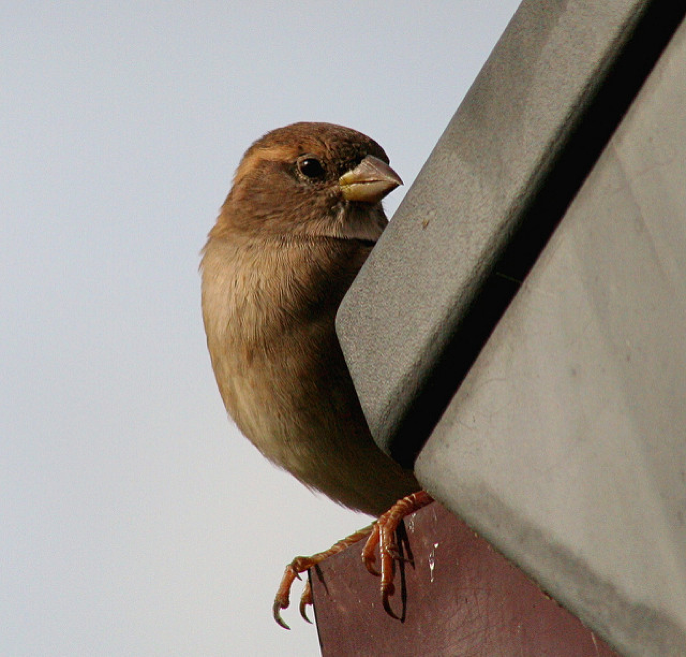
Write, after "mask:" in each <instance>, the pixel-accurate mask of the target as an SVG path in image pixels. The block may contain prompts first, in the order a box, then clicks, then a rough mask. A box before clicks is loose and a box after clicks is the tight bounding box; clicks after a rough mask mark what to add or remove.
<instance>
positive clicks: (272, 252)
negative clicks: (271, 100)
mask: <svg viewBox="0 0 686 657" xmlns="http://www.w3.org/2000/svg"><path fill="white" fill-rule="evenodd" d="M401 184H402V180H401V179H400V177H399V176H398V174H397V173H396V172H395V171H394V170H393V169H392V168H391V167H390V164H389V158H388V156H387V155H386V152H385V151H384V150H383V148H382V147H381V146H380V145H379V144H378V143H376V142H375V141H374V140H373V139H371V138H370V137H368V136H366V135H364V134H362V133H360V132H357V131H355V130H352V129H350V128H346V127H343V126H340V125H335V124H332V123H322V122H298V123H293V124H291V125H287V126H285V127H283V128H278V129H275V130H272V131H270V132H267V133H266V134H265V135H264V136H262V137H261V138H260V139H258V140H257V141H255V142H254V143H253V144H252V145H251V146H250V147H249V148H248V150H247V151H246V152H245V154H244V155H243V158H242V160H241V162H240V164H239V166H238V168H237V170H236V172H235V175H234V178H233V185H232V187H231V190H230V192H229V194H228V196H227V197H226V200H225V202H224V204H223V205H222V207H221V210H220V212H219V216H218V217H217V220H216V223H215V225H214V226H213V228H212V229H211V230H210V232H209V235H208V239H207V243H206V244H205V247H204V249H203V251H202V260H201V264H200V271H201V279H202V282H201V288H202V313H203V321H204V326H205V331H206V335H207V345H208V350H209V354H210V360H211V364H212V368H213V371H214V375H215V378H216V381H217V385H218V387H219V392H220V394H221V397H222V400H223V402H224V405H225V407H226V410H227V412H228V414H229V416H230V417H231V418H232V419H233V421H234V422H235V424H236V425H237V426H238V428H239V429H240V431H241V433H242V434H243V435H244V436H246V437H247V438H248V439H249V440H250V441H251V442H252V443H253V444H254V445H255V447H257V449H258V450H259V451H260V452H261V453H262V454H263V455H264V456H265V457H266V458H267V459H269V460H270V461H271V462H272V463H274V464H275V465H276V466H278V467H280V468H283V469H285V470H286V471H288V472H289V473H291V474H292V475H293V476H294V477H296V478H297V479H298V480H299V481H300V482H302V483H303V484H304V485H305V486H306V487H308V488H309V489H311V490H314V491H319V492H321V493H323V494H325V495H326V496H328V497H329V498H331V499H332V500H334V501H335V502H337V503H338V504H340V505H342V506H344V507H347V508H350V509H355V510H357V511H361V512H363V513H366V514H368V515H372V516H375V517H381V518H384V514H385V513H386V518H388V517H392V523H391V524H393V522H395V526H397V522H399V520H397V522H396V521H395V519H396V516H398V514H400V517H402V515H404V511H405V510H406V508H410V507H411V508H412V509H414V508H415V507H417V502H419V503H420V504H422V503H423V504H425V503H428V501H427V498H428V500H430V499H431V498H430V496H428V493H424V492H423V491H422V490H421V486H420V484H419V482H418V481H417V479H416V478H415V476H414V474H413V472H412V471H411V470H409V469H405V468H403V467H401V466H400V465H399V464H397V463H396V462H395V461H394V460H392V459H391V458H390V457H389V456H387V455H386V454H385V453H384V452H383V451H381V449H379V448H378V447H377V446H376V444H375V443H374V440H373V438H372V435H371V433H370V430H369V428H368V426H367V423H366V421H365V418H364V414H363V411H362V408H361V406H360V402H359V399H358V397H357V394H356V392H355V388H354V385H353V381H352V378H351V376H350V373H349V371H348V368H347V366H346V364H345V360H344V357H343V353H342V350H341V347H340V345H339V342H338V339H337V337H336V333H335V328H334V322H335V316H336V311H337V310H338V307H339V305H340V302H341V300H342V298H343V296H344V294H345V293H346V291H347V290H348V288H349V287H350V285H351V283H352V281H353V280H354V278H355V276H356V275H357V273H358V271H359V270H360V268H361V267H362V265H363V264H364V262H365V260H366V259H367V257H368V256H369V253H370V252H371V250H372V248H373V247H374V245H375V244H376V242H377V240H378V239H379V237H380V236H381V234H382V232H383V230H384V228H385V227H386V225H387V223H388V219H387V217H386V214H385V212H384V209H383V205H382V199H383V198H384V197H385V196H386V195H387V194H388V193H389V192H391V191H392V190H393V189H395V188H397V187H398V186H399V185H401ZM413 496H414V497H413ZM408 497H409V499H410V500H411V501H410V502H407V501H406V503H405V506H404V507H401V508H400V510H396V511H395V514H391V515H390V516H389V515H388V513H389V512H388V510H389V509H392V508H393V507H394V505H396V503H397V502H398V501H399V500H407V499H408ZM408 505H409V506H408ZM391 532H392V530H391ZM370 535H371V538H369V540H368V543H367V547H366V550H367V554H366V557H364V559H365V564H366V566H367V568H368V569H369V570H370V571H371V572H373V573H375V574H379V573H378V571H377V570H376V568H375V567H374V565H373V561H374V556H373V550H374V548H375V546H376V545H377V544H380V545H381V547H382V550H383V549H386V554H385V555H384V554H383V553H382V555H381V556H382V560H381V566H382V572H381V573H380V574H381V575H382V580H385V583H386V590H385V592H384V590H383V587H382V593H383V595H384V606H385V607H386V608H387V610H389V607H388V604H387V598H388V595H390V593H392V572H391V573H390V574H389V572H387V571H388V570H389V568H390V569H391V571H392V561H393V558H394V557H395V554H394V553H393V552H394V544H393V538H392V535H391V536H390V537H389V534H388V532H386V533H385V534H384V531H383V523H375V524H373V525H370V527H367V528H365V529H364V530H360V532H356V533H355V534H353V535H351V536H350V537H348V539H345V540H344V541H341V542H340V544H337V546H338V548H339V549H342V548H343V547H345V546H347V545H349V544H350V542H354V541H353V540H352V539H354V540H355V541H356V540H361V538H363V537H367V536H370ZM332 549H333V548H332ZM330 553H331V550H327V551H326V552H322V553H319V554H318V555H313V556H312V557H298V558H296V559H294V560H293V562H292V563H291V564H289V565H288V566H287V568H286V571H285V574H284V580H283V581H282V585H281V587H280V588H279V592H278V593H277V596H276V599H275V602H274V606H273V614H274V618H275V619H276V620H277V622H279V624H281V625H282V626H284V627H286V628H287V627H288V626H287V625H286V624H285V622H283V620H282V618H281V614H280V612H281V610H282V609H285V608H286V607H287V606H288V594H289V590H290V585H291V583H292V582H293V580H294V578H295V577H298V576H299V573H300V572H304V570H306V569H307V568H308V567H310V566H311V565H315V564H316V563H319V561H321V559H323V558H325V557H326V556H328V555H329V554H330ZM384 571H386V572H384ZM389 577H390V584H389V581H388V580H389ZM389 591H390V593H389ZM309 603H311V595H310V593H309V590H306V593H304V594H303V599H302V601H301V607H300V610H301V614H302V615H303V617H305V618H306V619H307V616H306V614H305V613H304V608H305V605H307V604H309ZM389 613H391V612H390V610H389Z"/></svg>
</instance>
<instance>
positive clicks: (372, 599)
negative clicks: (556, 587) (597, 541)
mask: <svg viewBox="0 0 686 657" xmlns="http://www.w3.org/2000/svg"><path fill="white" fill-rule="evenodd" d="M405 527H406V530H407V544H406V546H405V548H404V549H405V554H406V555H407V554H408V553H407V549H408V546H409V549H410V550H411V553H412V555H413V557H414V565H412V564H410V563H406V564H404V565H403V566H402V567H399V568H397V570H396V580H395V581H396V593H395V595H394V596H393V598H392V599H391V606H392V608H393V609H394V611H395V612H396V613H397V614H398V615H399V616H400V617H401V619H402V620H397V619H394V618H391V617H390V616H388V615H387V614H386V613H385V612H384V610H383V608H382V607H381V599H380V596H379V591H378V578H376V577H373V576H372V575H370V574H368V573H367V571H366V570H365V569H364V567H363V565H362V562H361V560H360V552H361V550H362V545H361V544H356V545H354V546H352V547H351V548H349V549H348V550H346V551H345V552H343V553H342V554H339V555H337V556H336V557H332V558H329V559H327V560H326V561H325V562H324V563H322V564H321V566H320V569H319V573H312V574H311V581H312V587H313V592H314V601H315V615H316V618H317V629H318V632H319V641H320V644H321V647H322V654H323V655H324V657H336V656H339V655H346V656H348V655H384V656H385V655H393V656H394V657H402V656H415V655H421V656H422V657H431V656H433V655H450V656H453V655H454V656H455V657H457V656H459V657H468V656H469V657H510V656H517V657H519V656H522V657H610V656H617V655H618V653H616V652H614V651H613V650H611V649H610V648H609V647H608V646H607V644H605V643H604V642H603V641H602V640H601V639H600V638H599V637H597V636H595V635H594V634H593V633H592V632H591V631H590V630H588V629H586V628H585V627H584V626H583V625H582V624H581V622H580V621H579V620H578V619H577V618H576V617H575V616H573V615H572V614H570V613H569V612H568V611H566V610H565V609H563V608H562V607H560V605H558V604H557V603H556V602H555V601H554V600H552V599H551V598H549V597H548V596H546V595H545V594H544V593H542V592H541V590H540V589H539V588H538V587H537V586H536V584H534V583H533V582H532V581H531V580H530V579H529V578H528V577H527V576H526V575H524V573H523V572H522V571H521V570H519V569H518V568H517V567H515V566H513V565H512V564H511V563H510V562H509V561H507V560H506V559H505V558H504V557H502V556H501V555H500V554H498V553H497V552H496V551H495V550H494V549H493V548H492V547H491V546H490V545H489V544H488V543H487V542H486V541H485V540H483V539H482V538H479V537H478V536H477V535H476V534H475V533H474V532H473V531H472V530H471V529H469V527H467V525H465V524H464V523H463V522H462V521H460V520H459V519H458V518H456V517H455V516H454V515H452V514H451V513H450V512H448V511H447V510H445V509H444V508H443V507H442V506H440V505H439V504H438V503H434V504H432V505H430V506H428V507H427V508H426V509H422V510H421V511H419V512H418V513H416V514H414V515H413V516H410V517H409V518H408V519H406V520H405Z"/></svg>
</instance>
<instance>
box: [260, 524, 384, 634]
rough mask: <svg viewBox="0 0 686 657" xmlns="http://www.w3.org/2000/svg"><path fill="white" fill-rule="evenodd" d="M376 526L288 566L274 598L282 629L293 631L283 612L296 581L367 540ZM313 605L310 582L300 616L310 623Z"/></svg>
mask: <svg viewBox="0 0 686 657" xmlns="http://www.w3.org/2000/svg"><path fill="white" fill-rule="evenodd" d="M375 526H376V525H369V526H368V527H365V528H364V529H360V530H358V531H356V532H355V533H354V534H350V536H348V537H347V538H344V539H343V540H341V541H338V543H335V544H334V545H332V546H331V547H330V548H329V549H328V550H326V551H325V552H318V553H317V554H313V555H312V556H311V557H296V558H295V559H293V561H291V563H289V564H288V565H287V566H286V570H285V571H284V573H283V578H282V580H281V585H280V586H279V590H278V591H277V592H276V597H275V598H274V606H273V607H272V612H273V614H274V620H275V621H276V622H277V623H278V624H279V625H281V627H283V628H285V629H287V630H289V629H291V628H290V627H288V625H286V623H285V621H284V620H283V618H281V610H282V609H286V608H288V605H289V604H290V592H291V586H292V585H293V582H294V581H295V579H296V578H297V579H300V573H304V572H305V571H306V570H308V569H309V568H312V567H313V566H316V565H318V564H320V563H321V562H322V561H324V559H327V558H328V557H331V556H333V555H334V554H338V553H339V552H343V550H345V549H346V548H348V547H350V546H351V545H353V544H354V543H357V542H358V541H361V540H362V539H363V538H367V537H368V536H369V535H370V534H371V532H372V528H373V527H375ZM311 604H312V590H311V588H310V584H309V582H308V583H307V584H306V585H305V589H304V591H303V593H302V596H301V598H300V615H301V616H302V617H303V618H304V619H305V620H306V621H307V622H308V623H311V622H312V621H311V620H310V619H309V618H308V617H307V605H311Z"/></svg>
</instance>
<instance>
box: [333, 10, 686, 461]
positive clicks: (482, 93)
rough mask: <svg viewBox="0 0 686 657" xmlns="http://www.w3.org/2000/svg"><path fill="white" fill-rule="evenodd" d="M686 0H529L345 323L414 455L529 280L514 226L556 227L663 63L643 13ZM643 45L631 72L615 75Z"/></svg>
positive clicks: (405, 451)
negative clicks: (633, 100)
mask: <svg viewBox="0 0 686 657" xmlns="http://www.w3.org/2000/svg"><path fill="white" fill-rule="evenodd" d="M679 5H680V3H672V2H671V0H669V1H668V2H657V0H653V1H649V0H603V1H602V2H601V1H598V0H568V1H566V2H551V1H549V0H524V2H523V3H522V5H521V7H520V9H519V10H518V12H517V13H516V15H515V16H514V18H513V20H512V21H511V23H510V25H509V26H508V28H507V30H506V32H505V33H504V35H503V37H502V39H501V40H500V42H499V43H498V45H497V46H496V48H495V49H494V51H493V53H492V55H491V57H490V59H489V61H488V62H487V64H486V65H485V67H484V69H483V71H482V72H481V74H480V75H479V77H478V79H477V80H476V82H475V83H474V85H473V87H472V89H471V90H470V92H469V93H468V95H467V97H466V98H465V99H464V102H463V103H462V105H461V106H460V108H459V110H458V112H457V113H456V115H455V117H454V118H453V120H452V121H451V123H450V124H449V126H448V128H447V129H446V131H445V133H444V135H443V136H442V138H441V139H440V141H439V142H438V144H437V146H436V148H435V150H434V152H433V154H432V155H431V157H430V158H429V160H428V162H427V163H426V165H425V166H424V168H423V170H422V171H421V173H420V175H419V177H418V178H417V180H416V182H415V184H414V185H413V187H412V188H411V189H410V191H409V192H408V194H407V196H406V198H405V200H404V202H403V203H402V205H401V207H400V208H399V210H398V211H397V212H396V214H395V216H394V218H393V220H392V221H391V224H390V226H389V227H388V229H387V230H386V232H385V233H384V235H383V236H382V239H381V240H380V242H379V244H378V245H377V247H376V248H375V249H374V251H373V253H372V255H371V257H370V259H369V261H368V262H367V263H366V265H365V267H364V268H363V270H362V271H361V273H360V276H359V277H358V279H357V280H356V282H355V284H354V285H353V287H352V288H351V290H350V292H349V294H348V295H347V296H346V298H345V300H344V302H343V304H342V306H341V309H340V312H339V316H338V324H337V327H338V331H339V336H340V339H341V343H342V346H343V350H344V353H345V356H346V359H347V361H348V364H349V367H350V369H351V372H352V375H353V379H354V381H355V384H356V387H357V390H358V393H359V395H360V399H361V402H362V406H363V409H364V411H365V414H366V417H367V420H368V422H369V425H370V428H371V430H372V433H373V434H374V436H375V438H376V440H377V442H378V443H379V444H380V446H381V447H382V448H383V449H385V450H386V451H387V452H389V453H391V454H393V455H394V456H395V457H396V458H397V459H398V460H400V461H402V462H404V463H405V464H406V465H410V464H411V463H412V460H413V459H414V456H415V455H416V453H417V451H418V450H419V449H420V447H421V445H422V444H423V442H424V440H425V439H426V438H427V437H428V435H429V434H430V432H431V430H432V429H433V427H434V426H435V423H436V422H437V420H438V418H439V417H440V415H441V413H442V412H443V410H444V409H445V407H446V405H447V403H448V402H449V400H450V398H451V397H452V395H453V393H454V391H455V389H456V388H457V386H458V385H459V383H460V381H461V380H462V378H463V377H464V375H465V373H466V372H467V370H468V369H469V366H470V365H471V364H472V362H473V361H474V359H475V357H476V355H477V354H478V352H479V350H480V349H481V347H482V346H483V343H484V342H485V340H486V338H487V336H488V334H489V333H490V331H491V329H492V327H493V325H495V323H496V322H497V319H498V317H499V316H500V314H501V313H502V310H503V309H504V307H505V306H506V305H507V302H509V300H510V299H511V297H512V296H513V294H514V293H515V291H516V289H517V284H516V283H513V282H512V281H513V279H515V280H516V279H517V278H518V276H519V273H521V271H524V270H525V269H526V266H524V267H521V266H519V265H518V266H515V267H513V268H512V269H511V270H510V269H508V268H507V267H505V268H502V267H501V268H500V270H499V271H495V270H496V266H497V265H498V263H499V262H500V261H501V260H502V257H503V254H504V252H505V250H506V249H507V248H509V247H510V245H511V241H512V236H513V234H514V233H515V232H516V231H517V229H519V228H520V227H521V226H522V224H526V225H533V226H534V228H533V229H532V230H531V235H532V240H533V241H535V240H536V239H542V240H544V239H545V236H546V231H547V235H549V234H550V232H552V229H553V227H554V225H555V223H556V222H557V221H558V220H559V219H560V218H561V216H562V213H563V212H564V209H565V208H566V204H567V203H568V201H569V200H570V199H571V198H572V197H573V194H574V192H575V191H576V190H577V189H578V185H579V184H580V182H581V181H582V180H583V178H584V177H585V175H586V174H587V173H588V170H589V168H590V166H591V165H592V163H593V161H594V160H595V157H596V156H597V152H595V150H594V149H597V150H598V152H599V151H600V150H601V149H602V146H603V145H604V143H605V142H606V141H607V138H608V137H609V135H610V134H611V133H612V130H613V129H614V127H615V126H616V123H617V120H618V116H621V113H622V111H623V109H622V108H621V107H620V105H621V96H622V94H624V93H625V92H626V89H627V84H628V86H630V85H631V83H632V82H633V80H634V78H636V79H637V80H638V81H639V82H640V81H641V71H640V69H641V67H642V66H644V65H646V62H647V63H648V64H651V63H652V62H653V61H654V58H653V59H651V57H652V54H651V46H652V42H653V41H654V38H655V36H654V35H655V34H657V33H659V29H657V28H655V29H653V27H648V28H646V29H645V30H644V34H642V35H637V34H636V28H637V26H641V25H643V24H644V23H646V20H645V16H646V15H648V14H649V13H650V11H652V8H654V7H656V6H659V7H662V8H665V7H666V8H668V10H670V11H672V12H674V11H681V13H682V14H683V12H684V9H683V8H680V7H679ZM674 7H676V9H674ZM670 8H671V9H670ZM628 46H634V50H635V55H636V56H635V62H633V64H632V65H631V66H629V69H630V70H629V74H628V75H625V77H627V79H628V82H627V83H626V84H625V83H624V81H621V80H620V81H619V82H617V81H616V80H615V83H613V84H610V83H609V82H608V80H609V79H610V78H611V77H612V75H613V74H614V68H615V67H616V64H617V58H618V57H619V56H620V55H622V54H623V53H624V52H625V51H626V50H627V47H628ZM446 68H447V70H449V63H446ZM625 73H626V72H625ZM602 93H605V95H606V98H605V99H604V101H603V102H601V103H598V102H597V98H598V95H599V94H602ZM618 99H619V100H618ZM596 106H597V107H599V108H600V111H598V112H596V114H595V115H594V116H592V117H590V118H589V108H592V107H596ZM606 109H607V111H605V110H606ZM603 112H605V113H603ZM613 113H614V114H617V115H618V116H614V114H613ZM603 140H604V141H603ZM532 240H528V239H524V240H520V241H521V244H520V247H521V248H518V250H517V252H518V254H521V253H523V252H525V251H526V250H527V249H532V248H533V247H531V244H532ZM518 257H519V259H520V260H522V258H521V257H520V256H518ZM527 257H528V256H527ZM523 260H526V257H524V258H523ZM532 261H533V260H532ZM501 264H502V263H501ZM519 264H521V262H520V263H519ZM499 274H500V275H499Z"/></svg>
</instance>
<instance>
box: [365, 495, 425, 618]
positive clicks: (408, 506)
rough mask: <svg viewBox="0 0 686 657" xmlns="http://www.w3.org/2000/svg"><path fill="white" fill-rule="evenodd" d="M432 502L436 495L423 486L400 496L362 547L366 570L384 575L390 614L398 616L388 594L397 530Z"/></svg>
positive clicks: (383, 592) (383, 588)
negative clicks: (378, 561)
mask: <svg viewBox="0 0 686 657" xmlns="http://www.w3.org/2000/svg"><path fill="white" fill-rule="evenodd" d="M431 502H433V497H431V495H429V494H428V493H427V492H426V491H423V490H420V491H419V492H417V493H412V494H411V495H408V496H407V497H403V498H402V499H401V500H398V501H397V502H396V503H395V504H394V505H393V506H392V507H391V508H390V509H389V510H388V511H386V513H384V514H383V515H382V516H380V517H379V519H378V520H377V521H376V522H375V523H374V525H373V526H372V531H371V534H370V535H369V538H368V539H367V542H366V544H365V546H364V548H363V549H362V562H363V563H364V565H365V567H366V568H367V570H368V571H369V572H370V573H372V574H373V575H380V576H381V599H382V602H383V608H384V609H385V610H386V613H388V614H389V615H390V616H393V618H397V617H398V616H397V615H396V614H395V613H394V612H393V610H392V609H391V607H390V604H389V601H388V599H389V597H390V596H392V595H393V591H394V590H395V587H394V586H393V562H394V560H395V559H397V558H398V556H399V555H398V546H397V544H396V541H395V532H396V529H397V528H398V525H399V524H400V522H401V521H402V519H403V518H404V517H405V516H407V515H409V514H410V513H413V512H415V511H419V509H421V508H423V507H425V506H426V505H427V504H431ZM377 545H378V546H379V558H380V561H381V572H379V571H378V570H377V569H376V567H375V566H374V562H375V561H376V558H375V556H374V552H375V550H376V546H377Z"/></svg>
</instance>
